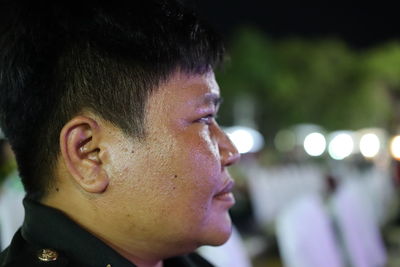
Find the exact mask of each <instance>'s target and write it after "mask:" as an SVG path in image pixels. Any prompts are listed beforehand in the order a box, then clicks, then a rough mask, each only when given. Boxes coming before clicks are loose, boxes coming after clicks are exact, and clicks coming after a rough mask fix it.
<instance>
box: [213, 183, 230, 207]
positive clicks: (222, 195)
mask: <svg viewBox="0 0 400 267" xmlns="http://www.w3.org/2000/svg"><path fill="white" fill-rule="evenodd" d="M234 186H235V182H234V181H233V180H231V179H229V180H228V182H226V184H225V186H224V187H223V188H222V190H221V191H219V192H218V193H217V194H216V195H215V196H214V199H216V200H219V201H224V202H228V203H229V204H231V205H232V206H233V205H234V204H235V198H234V196H233V194H232V190H233V187H234Z"/></svg>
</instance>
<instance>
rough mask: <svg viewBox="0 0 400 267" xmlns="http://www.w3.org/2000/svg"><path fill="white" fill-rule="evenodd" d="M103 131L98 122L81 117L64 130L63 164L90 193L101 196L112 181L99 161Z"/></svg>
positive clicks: (70, 122)
mask: <svg viewBox="0 0 400 267" xmlns="http://www.w3.org/2000/svg"><path fill="white" fill-rule="evenodd" d="M101 142H102V139H101V129H100V127H99V125H98V123H97V121H96V120H94V119H92V118H89V117H86V116H78V117H75V118H73V119H72V120H71V121H69V122H68V123H67V124H66V125H65V126H64V128H63V129H62V131H61V135H60V145H61V154H62V157H63V159H64V163H65V165H66V168H67V170H68V172H69V173H70V175H71V177H72V178H73V180H74V182H76V183H77V184H78V185H79V186H80V187H81V188H82V189H83V190H85V191H86V192H89V193H102V192H104V191H105V190H106V189H107V186H108V183H109V179H108V175H107V172H106V171H105V168H104V164H103V162H102V161H101V159H100V152H101V149H100V146H101V145H100V144H101Z"/></svg>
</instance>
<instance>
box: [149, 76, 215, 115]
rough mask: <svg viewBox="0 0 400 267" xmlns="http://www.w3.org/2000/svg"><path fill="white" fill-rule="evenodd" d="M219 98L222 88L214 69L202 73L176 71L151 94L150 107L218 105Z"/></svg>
mask: <svg viewBox="0 0 400 267" xmlns="http://www.w3.org/2000/svg"><path fill="white" fill-rule="evenodd" d="M219 99H220V89H219V86H218V84H217V82H216V80H215V75H214V72H213V71H210V72H207V73H205V74H200V75H199V74H186V73H182V72H176V73H175V74H173V75H172V76H171V78H170V79H169V80H168V81H167V82H166V83H164V84H162V85H161V86H160V87H159V88H158V89H157V90H156V91H155V92H154V93H153V94H152V95H151V96H150V98H149V103H148V108H149V109H154V108H156V107H164V108H167V107H171V108H178V107H185V108H193V107H198V106H205V105H210V104H213V105H216V104H218V102H219ZM148 111H149V110H148Z"/></svg>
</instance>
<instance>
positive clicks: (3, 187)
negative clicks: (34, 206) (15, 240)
mask: <svg viewBox="0 0 400 267" xmlns="http://www.w3.org/2000/svg"><path fill="white" fill-rule="evenodd" d="M15 169H16V165H15V159H14V154H13V153H12V150H11V147H10V145H9V144H8V142H7V141H6V140H4V135H3V134H2V132H1V129H0V175H1V177H0V250H3V249H5V248H6V247H7V246H8V245H9V244H10V242H11V239H12V237H13V236H14V233H15V232H16V231H17V229H18V228H19V227H20V226H21V225H22V221H23V219H24V209H23V206H22V199H23V197H24V195H25V192H24V190H23V187H22V184H21V181H20V179H19V177H18V173H17V171H16V170H15ZM1 182H3V183H1Z"/></svg>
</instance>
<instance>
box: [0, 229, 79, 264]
mask: <svg viewBox="0 0 400 267" xmlns="http://www.w3.org/2000/svg"><path fill="white" fill-rule="evenodd" d="M19 266H21V267H22V266H23V267H26V266H30V267H43V266H52V267H67V266H76V265H72V263H70V262H69V261H68V260H67V258H66V257H64V256H63V255H61V254H59V253H58V252H57V251H55V250H53V249H51V248H40V247H39V246H36V245H33V244H29V243H28V242H26V241H25V240H24V238H23V237H22V235H21V233H20V231H18V232H17V233H16V234H15V235H14V238H13V240H12V241H11V244H10V246H9V247H8V248H7V249H6V250H4V251H3V252H1V253H0V267H19Z"/></svg>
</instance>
